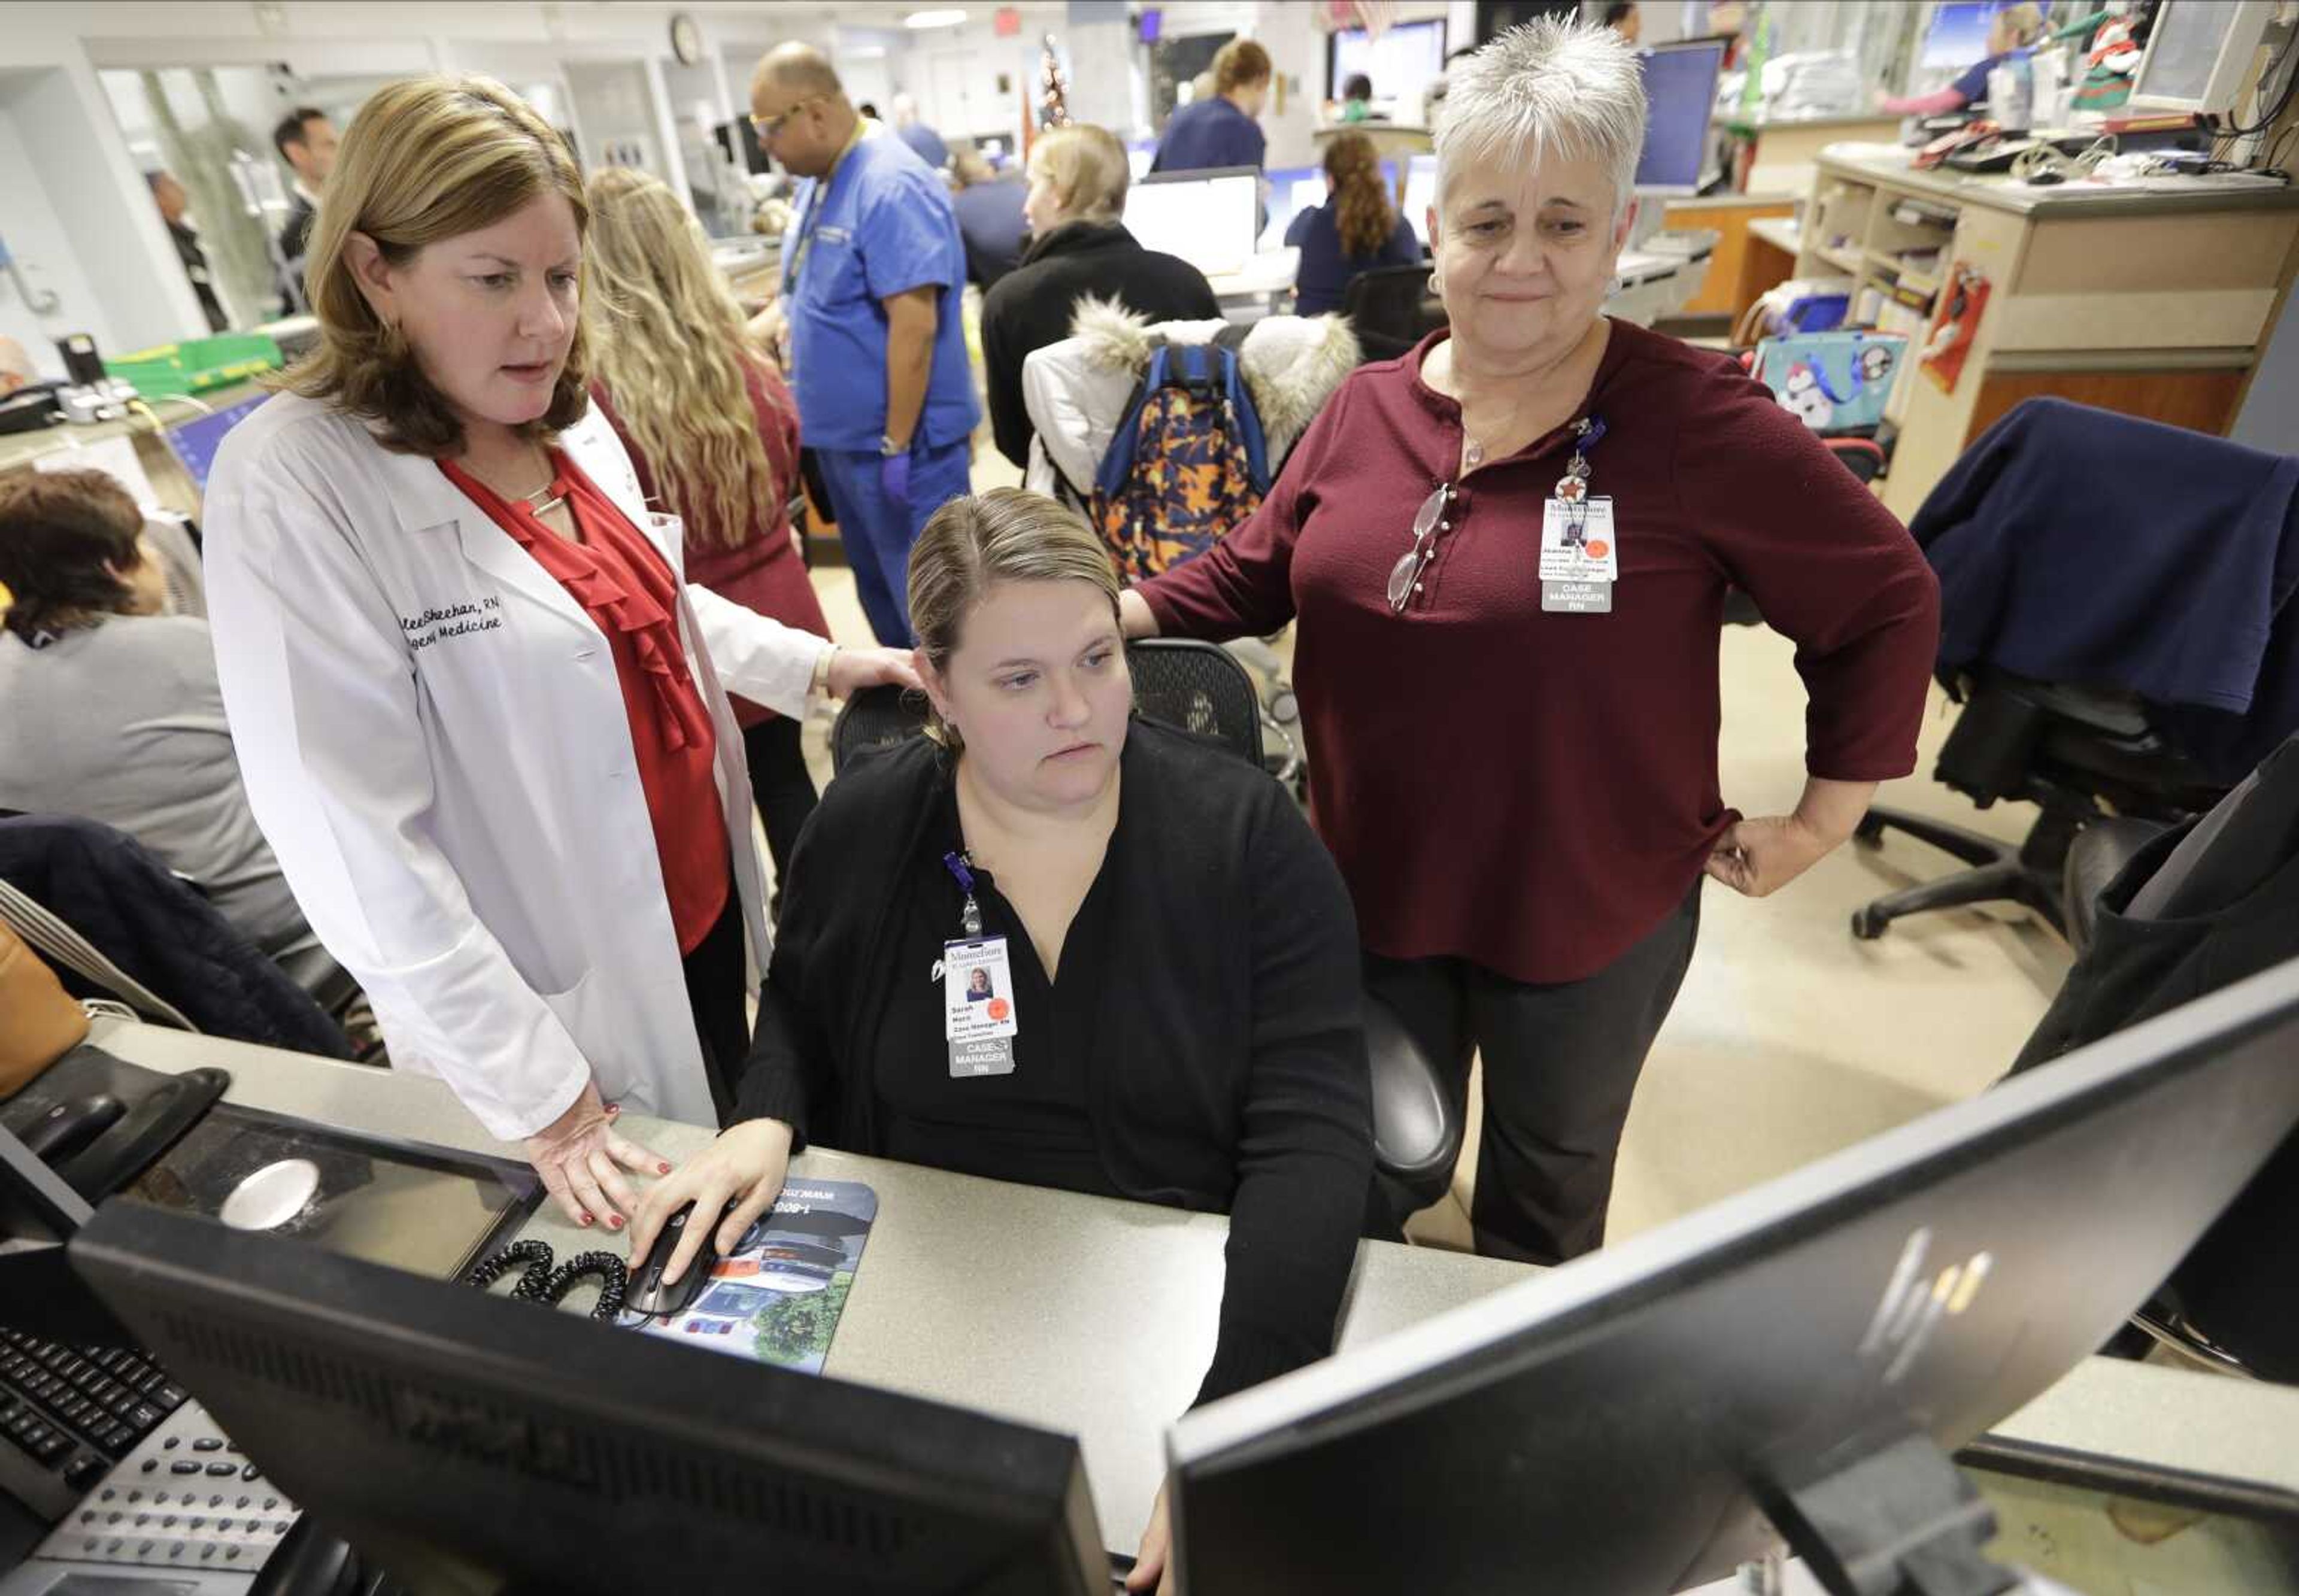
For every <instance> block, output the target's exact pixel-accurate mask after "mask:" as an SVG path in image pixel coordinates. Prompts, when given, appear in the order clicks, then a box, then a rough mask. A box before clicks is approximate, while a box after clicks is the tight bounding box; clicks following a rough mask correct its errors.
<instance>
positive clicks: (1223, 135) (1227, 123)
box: [1150, 38, 1270, 171]
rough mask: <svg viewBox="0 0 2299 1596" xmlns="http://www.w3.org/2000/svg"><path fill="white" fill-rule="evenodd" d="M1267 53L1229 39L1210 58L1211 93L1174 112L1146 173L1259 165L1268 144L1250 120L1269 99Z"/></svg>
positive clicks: (1246, 40)
mask: <svg viewBox="0 0 2299 1596" xmlns="http://www.w3.org/2000/svg"><path fill="white" fill-rule="evenodd" d="M1269 72H1270V67H1269V52H1268V51H1266V50H1265V49H1263V48H1262V47H1261V46H1259V45H1257V44H1255V43H1254V42H1253V41H1252V40H1251V39H1249V38H1233V39H1232V40H1230V41H1229V43H1227V44H1225V45H1224V46H1222V47H1221V49H1220V51H1219V52H1218V53H1217V54H1216V55H1215V56H1214V64H1213V74H1214V92H1213V93H1212V94H1210V95H1208V96H1206V97H1205V98H1204V99H1202V100H1195V101H1192V102H1191V104H1187V105H1184V106H1183V107H1182V108H1181V109H1180V110H1179V111H1176V112H1174V116H1173V120H1172V121H1168V122H1167V123H1166V137H1164V138H1162V139H1160V140H1159V141H1158V155H1157V159H1155V160H1154V161H1152V162H1150V170H1151V171H1204V170H1208V169H1210V168H1214V167H1221V166H1259V165H1260V164H1261V157H1262V153H1263V152H1264V151H1265V150H1266V149H1267V148H1268V145H1269V141H1268V139H1267V138H1266V137H1264V136H1263V134H1262V131H1261V124H1260V123H1259V122H1257V121H1255V120H1254V119H1255V118H1256V117H1257V116H1259V115H1260V114H1261V107H1262V105H1263V104H1265V103H1266V101H1267V100H1268V98H1269Z"/></svg>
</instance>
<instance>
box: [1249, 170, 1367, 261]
mask: <svg viewBox="0 0 2299 1596" xmlns="http://www.w3.org/2000/svg"><path fill="white" fill-rule="evenodd" d="M1261 175H1262V177H1263V178H1264V179H1266V181H1267V182H1268V184H1269V220H1268V221H1267V222H1266V223H1265V224H1263V226H1262V229H1261V247H1262V248H1263V249H1265V250H1271V249H1278V248H1282V246H1283V245H1284V243H1285V235H1286V232H1287V231H1288V230H1289V229H1291V227H1292V225H1293V219H1294V218H1295V217H1297V216H1299V215H1300V214H1301V212H1304V211H1309V210H1314V209H1315V208H1316V207H1317V206H1319V205H1322V204H1324V203H1325V169H1324V167H1322V166H1282V167H1275V168H1273V169H1271V170H1268V171H1265V172H1263V173H1262V174H1261ZM1381 187H1382V192H1383V193H1385V194H1387V195H1389V197H1390V201H1391V203H1394V202H1395V201H1396V199H1397V162H1394V161H1384V162H1382V163H1381Z"/></svg>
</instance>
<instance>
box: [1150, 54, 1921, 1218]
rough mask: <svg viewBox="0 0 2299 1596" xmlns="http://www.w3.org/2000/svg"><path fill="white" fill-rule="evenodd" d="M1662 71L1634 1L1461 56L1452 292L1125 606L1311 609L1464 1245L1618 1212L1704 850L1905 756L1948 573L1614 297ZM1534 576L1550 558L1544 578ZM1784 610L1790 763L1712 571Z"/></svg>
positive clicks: (1787, 420)
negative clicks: (1729, 736) (1466, 1168)
mask: <svg viewBox="0 0 2299 1596" xmlns="http://www.w3.org/2000/svg"><path fill="white" fill-rule="evenodd" d="M1644 118H1645V106H1644V94H1643V89H1642V87H1641V86H1640V82H1639V74H1638V68H1637V62H1636V56H1635V54H1634V52H1633V51H1631V49H1630V48H1629V47H1628V46H1627V45H1625V44H1624V43H1623V41H1622V40H1621V39H1620V38H1619V37H1618V36H1617V35H1614V34H1612V33H1609V32H1606V31H1603V30H1600V29H1583V28H1575V27H1571V26H1567V25H1563V24H1559V23H1556V22H1553V21H1540V22H1536V23H1534V24H1532V25H1531V26H1530V27H1528V28H1523V29H1516V30H1515V31H1514V32H1511V33H1508V34H1505V35H1503V36H1502V37H1500V38H1499V39H1498V40H1496V41H1495V42H1494V43H1493V44H1491V45H1490V46H1487V47H1486V48H1485V49H1483V50H1481V51H1480V52H1479V53H1478V54H1476V55H1475V56H1474V57H1473V58H1472V59H1470V60H1469V61H1466V62H1463V63H1461V65H1460V66H1459V67H1458V68H1457V69H1456V71H1454V73H1453V74H1452V76H1451V79H1450V88H1449V90H1448V96H1447V99H1446V115H1445V119H1444V122H1443V125H1442V127H1441V128H1440V131H1439V134H1438V140H1437V154H1438V170H1439V179H1438V203H1437V204H1436V205H1435V206H1434V207H1433V208H1432V213H1431V215H1430V218H1429V232H1430V237H1431V239H1432V243H1433V244H1434V246H1435V251H1436V278H1437V282H1438V286H1439V287H1440V290H1441V292H1442V294H1443V296H1444V300H1445V304H1446V307H1447V310H1448V313H1449V317H1450V320H1451V328H1450V331H1449V335H1448V333H1446V332H1440V333H1437V334H1435V335H1433V336H1432V337H1430V338H1429V339H1427V340H1426V341H1424V342H1423V344H1422V345H1421V346H1420V347H1419V348H1417V349H1415V351H1413V352H1412V353H1410V354H1408V355H1407V356H1405V357H1404V358H1403V359H1401V360H1398V361H1391V362H1383V363H1381V364H1376V365H1372V366H1367V367H1365V368H1364V369H1363V370H1359V371H1358V372H1357V374H1356V375H1355V376H1354V377H1353V378H1351V379H1350V380H1349V383H1348V384H1347V385H1345V386H1344V387H1342V388H1341V390H1340V392H1339V393H1338V394H1336V395H1334V397H1333V398H1332V401H1331V402H1330V403H1328V404H1327V405H1326V407H1325V409H1324V412H1323V414H1321V415H1320V416H1319V418H1318V419H1317V420H1316V422H1315V424H1314V425H1313V426H1312V427H1311V428H1310V429H1309V431H1308V433H1307V435H1306V436H1304V437H1303V438H1302V440H1301V443H1300V445H1299V446H1298V447H1297V448H1296V449H1295V451H1294V453H1293V455H1292V457H1291V460H1290V461H1288V463H1287V466H1286V469H1285V472H1284V474H1283V476H1282V478H1280V480H1279V481H1278V483H1277V485H1276V486H1275V487H1274V489H1273V490H1272V491H1271V493H1270V495H1269V497H1268V499H1267V500H1266V502H1265V503H1264V504H1263V505H1262V507H1261V509H1260V511H1258V512H1257V514H1256V515H1255V516H1254V517H1253V518H1252V519H1251V520H1249V521H1248V522H1247V523H1246V524H1245V525H1244V526H1242V527H1241V528H1238V529H1237V530H1236V531H1235V532H1233V533H1232V534H1231V535H1230V536H1228V537H1227V538H1225V539H1224V541H1223V542H1222V543H1221V544H1217V545H1216V547H1215V548H1214V550H1213V551H1212V552H1210V553H1208V554H1206V555H1205V556H1203V557H1202V558H1200V559H1199V560H1197V561H1193V562H1192V563H1191V564H1188V565H1185V566H1182V567H1179V568H1177V569H1174V570H1173V571H1170V572H1168V573H1166V575H1165V576H1163V577H1160V578H1157V579H1156V580H1154V581H1151V582H1149V583H1147V584H1145V585H1143V586H1141V588H1139V589H1137V590H1135V591H1134V592H1133V593H1130V594H1128V595H1127V597H1126V600H1125V615H1126V626H1127V631H1128V633H1129V635H1133V636H1143V635H1149V634H1151V633H1155V632H1158V631H1163V632H1166V633H1173V634H1180V635H1184V636H1206V637H1227V636H1239V635H1243V634H1249V633H1250V634H1256V635H1258V634H1264V633H1267V632H1271V631H1274V630H1276V629H1277V628H1279V627H1281V626H1282V625H1284V624H1285V623H1286V622H1287V621H1288V620H1291V619H1297V618H1298V619H1299V622H1300V629H1299V653H1298V655H1297V657H1296V661H1295V680H1296V682H1297V683H1298V685H1299V689H1300V694H1301V704H1302V714H1303V721H1304V724H1305V727H1306V730H1307V742H1308V746H1309V753H1310V761H1311V787H1312V790H1313V792H1314V794H1315V807H1316V819H1317V825H1318V828H1319V830H1320V832H1321V833H1322V834H1323V835H1324V838H1325V840H1326V843H1327V844H1328V845H1329V846H1331V847H1332V850H1333V852H1334V855H1335V857H1336V858H1337V859H1338V860H1339V861H1340V867H1341V872H1342V875H1343V877H1345V878H1346V879H1347V880H1348V882H1349V887H1350V891H1351V894H1352V895H1353V896H1354V898H1355V900H1356V903H1357V922H1358V925H1359V927H1360V930H1361V935H1363V938H1364V941H1365V972H1366V982H1367V985H1368V987H1369V989H1370V990H1372V991H1374V993H1377V994H1379V995H1381V996H1382V997H1383V998H1385V999H1387V1000H1388V1001H1389V1002H1390V1003H1391V1004H1392V1005H1394V1006H1395V1007H1396V1008H1397V1009H1398V1011H1399V1013H1400V1014H1401V1015H1402V1016H1403V1017H1404V1018H1405V1019H1406V1022H1407V1025H1408V1026H1409V1027H1411V1028H1412V1029H1413V1031H1414V1032H1415V1035H1417V1036H1418V1037H1419V1039H1420V1040H1421V1041H1422V1042H1423V1045H1424V1046H1425V1047H1426V1048H1427V1049H1428V1050H1429V1052H1430V1053H1431V1056H1432V1058H1433V1059H1435V1060H1437V1061H1438V1062H1439V1064H1440V1068H1443V1069H1447V1070H1449V1071H1450V1072H1451V1074H1452V1075H1453V1076H1454V1077H1455V1079H1456V1080H1457V1083H1459V1089H1461V1090H1465V1082H1466V1079H1467V1073H1468V1068H1469V1060H1470V1057H1471V1054H1472V1052H1475V1051H1479V1050H1481V1052H1482V1053H1483V1056H1484V1061H1485V1118H1484V1133H1483V1142H1482V1144H1481V1151H1480V1154H1479V1160H1480V1161H1479V1166H1478V1180H1477V1190H1476V1198H1475V1202H1474V1205H1473V1212H1472V1215H1471V1218H1472V1221H1473V1225H1474V1226H1475V1230H1476V1236H1477V1245H1478V1248H1479V1250H1480V1251H1486V1252H1491V1253H1497V1254H1501V1255H1505V1256H1510V1257H1516V1258H1523V1259H1531V1260H1535V1261H1540V1262H1555V1261H1557V1260H1559V1259H1565V1258H1570V1257H1573V1256H1574V1255H1576V1254H1579V1253H1581V1252H1585V1251H1589V1250H1591V1249H1593V1248H1595V1247H1596V1246H1597V1245H1598V1243H1600V1242H1601V1241H1602V1239H1603V1234H1604V1220H1605V1211H1606V1205H1607V1203H1608V1201H1609V1200H1610V1197H1611V1191H1612V1179H1613V1165H1614V1155H1615V1153H1616V1151H1617V1149H1618V1146H1619V1142H1620V1134H1621V1127H1622V1125H1623V1122H1624V1121H1625V1119H1626V1118H1627V1114H1628V1108H1629V1100H1630V1096H1631V1093H1632V1091H1633V1090H1634V1087H1635V1085H1636V1079H1637V1076H1638V1073H1639V1070H1640V1069H1641V1068H1643V1062H1644V1058H1645V1054H1646V1052H1647V1050H1648V1049H1649V1048H1650V1046H1651V1043H1652V1039H1653V1036H1654V1035H1655V1034H1656V1032H1657V1031H1658V1029H1659V1027H1660V1024H1661V1021H1662V1020H1663V1018H1665V1016H1666V1015H1667V1012H1668V1009H1669V1005H1670V1004H1671V1003H1672V1002H1673V1001H1674V999H1675V994H1676V990H1677V986H1678V984H1679V983H1680V982H1681V979H1682V977H1683V974H1684V970H1685V966H1686V963H1687V961H1688V960H1689V958H1690V955H1691V951H1692V944H1693V940H1694V935H1695V932H1696V929H1697V921H1698V913H1699V887H1700V884H1701V881H1702V877H1703V876H1704V873H1705V874H1706V876H1710V877H1715V878H1716V879H1718V880H1720V881H1722V882H1723V883H1725V884H1726V885H1730V886H1731V887H1733V888H1735V889H1736V890H1738V891H1740V892H1742V893H1746V894H1750V895H1752V896H1763V895H1764V894H1768V893H1771V892H1773V891H1775V890H1777V889H1778V888H1780V886H1782V885H1786V884H1787V883H1788V882H1789V881H1791V880H1793V879H1794V878H1795V877H1797V876H1798V875H1800V874H1801V873H1802V872H1803V871H1804V870H1805V869H1807V868H1809V867H1810V866H1811V865H1812V863H1813V861H1814V860H1817V859H1819V858H1820V857H1821V856H1822V855H1823V854H1825V853H1826V852H1829V851H1830V849H1832V848H1834V847H1836V846H1837V845H1838V844H1840V843H1842V842H1843V841H1844V839H1845V838H1846V837H1847V836H1849V835H1851V833H1852V829H1853V827H1854V826H1855V824H1856V823H1857V821H1858V820H1859V819H1860V816H1861V814H1862V813H1863V810H1865V808H1866V806H1867V802H1868V799H1869V796H1870V794H1872V792H1873V790H1874V787H1875V784H1876V782H1877V781H1878V780H1880V779H1881V778H1884V777H1893V776H1898V775H1903V774H1905V772H1907V771H1908V770H1909V769H1913V765H1914V759H1915V735H1916V727H1917V723H1918V720H1919V719H1920V717H1921V711H1922V706H1923V702H1924V690H1925V680H1926V677H1927V675H1928V673H1929V671H1930V666H1931V661H1932V653H1933V648H1934V644H1935V643H1936V642H1937V639H1938V586H1937V585H1936V584H1935V582H1934V581H1933V578H1932V576H1931V573H1930V569H1929V568H1928V567H1927V566H1926V565H1925V564H1924V561H1923V560H1922V558H1921V556H1920V554H1919V553H1918V552H1917V550H1916V547H1915V545H1914V544H1913V542H1912V541H1911V540H1910V538H1909V537H1908V535H1907V532H1906V530H1905V528H1902V527H1901V526H1900V524H1899V523H1898V522H1897V521H1896V520H1894V519H1893V518H1892V517H1891V515H1890V514H1888V512H1887V511H1885V510H1884V509H1883V508H1882V507H1881V506H1880V504H1878V503H1877V502H1876V500H1875V499H1874V498H1873V497H1872V495H1869V494H1868V493H1867V492H1866V491H1865V490H1864V489H1863V488H1862V487H1861V486H1860V485H1859V484H1858V483H1856V482H1855V480H1854V479H1853V478H1852V477H1851V475H1850V473H1848V472H1847V471H1846V470H1844V469H1843V468H1842V467H1841V466H1839V465H1838V464H1837V463H1836V462H1835V461H1833V460H1832V459H1831V458H1830V455H1829V454H1828V453H1827V451H1826V450H1825V449H1823V448H1822V446H1821V445H1819V444H1818V443H1816V442H1815V441H1814V440H1813V437H1812V436H1811V435H1810V434H1809V433H1807V432H1806V431H1805V428H1803V426H1802V425H1801V424H1800V423H1798V422H1797V420H1796V419H1795V418H1794V417H1792V416H1790V415H1789V414H1788V413H1787V412H1786V411H1782V410H1781V409H1780V408H1779V407H1778V406H1777V405H1776V404H1775V403H1772V398H1771V396H1770V395H1769V394H1767V393H1766V391H1765V390H1764V388H1763V387H1760V386H1759V385H1757V384H1756V383H1755V382H1752V381H1750V380H1749V379H1748V378H1746V377H1745V376H1743V375H1742V374H1741V373H1740V372H1739V370H1738V369H1737V368H1736V367H1734V366H1733V365H1732V364H1731V363H1730V362H1729V361H1727V360H1726V359H1725V358H1724V357H1722V356H1721V355H1715V354H1710V353H1703V352H1701V351H1698V350H1695V349H1692V348H1689V347H1688V346H1687V345H1683V344H1681V343H1679V342H1677V341H1675V340H1673V339H1671V338H1665V337H1658V336H1656V335H1655V334H1653V333H1650V332H1647V331H1645V330H1643V329H1641V328H1635V327H1631V326H1628V325H1625V324H1623V323H1619V322H1615V321H1613V320H1608V319H1607V318H1606V317H1604V316H1603V315H1601V314H1600V313H1599V312H1600V309H1601V306H1602V304H1603V302H1604V296H1605V293H1606V287H1607V286H1608V285H1609V283H1610V282H1611V279H1612V276H1613V271H1614V262H1616V261H1617V259H1618V257H1619V254H1620V251H1621V249H1622V246H1623V243H1624V242H1625V240H1626V237H1627V235H1628V228H1629V223H1630V219H1631V181H1632V175H1633V173H1634V170H1635V167H1636V162H1637V157H1638V153H1639V145H1640V141H1641V137H1642V132H1643V127H1644ZM1544 578H1546V579H1544ZM1728 586H1739V587H1741V588H1744V589H1746V590H1747V592H1748V593H1749V594H1751V595H1752V596H1753V597H1754V598H1755V601H1756V603H1758V604H1759V606H1761V608H1762V609H1763V611H1764V616H1765V618H1766V619H1767V620H1768V621H1769V622H1770V623H1771V624H1772V626H1773V627H1775V628H1778V629H1779V630H1780V631H1781V632H1783V633H1785V634H1787V635H1788V636H1790V637H1792V638H1794V639H1795V640H1796V642H1797V669H1798V670H1799V672H1800V673H1801V674H1802V675H1803V677H1804V679H1805V687H1806V690H1807V692H1808V693H1809V694H1810V707H1809V710H1808V712H1807V722H1806V723H1807V752H1806V769H1807V772H1808V779H1807V781H1806V783H1805V791H1804V794H1803V796H1802V798H1801V800H1800V802H1798V803H1797V807H1796V810H1795V811H1794V812H1793V813H1790V814H1786V815H1776V816H1769V817H1765V818H1763V819H1743V818H1742V817H1741V815H1740V814H1739V811H1738V810H1733V809H1730V808H1729V807H1727V806H1726V804H1725V802H1724V801H1723V798H1722V794H1721V793H1720V791H1719V789H1718V783H1717V777H1716V733H1717V724H1718V689H1717V646H1718V636H1719V631H1720V628H1721V625H1722V604H1723V599H1724V594H1725V591H1726V589H1727V587H1728Z"/></svg>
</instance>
